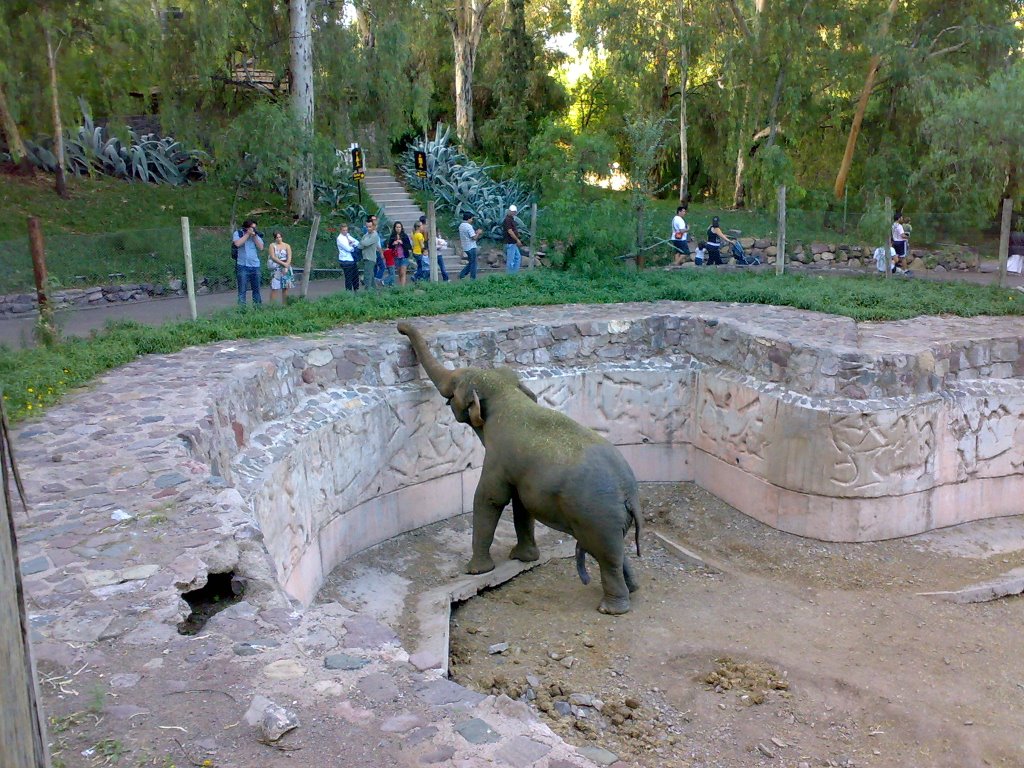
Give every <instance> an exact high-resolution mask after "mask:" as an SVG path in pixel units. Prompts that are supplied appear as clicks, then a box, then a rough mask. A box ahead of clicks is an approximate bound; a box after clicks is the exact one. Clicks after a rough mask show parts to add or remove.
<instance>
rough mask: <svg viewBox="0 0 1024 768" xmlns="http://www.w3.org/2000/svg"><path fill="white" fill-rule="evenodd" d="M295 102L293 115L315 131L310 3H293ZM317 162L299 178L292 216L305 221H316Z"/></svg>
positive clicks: (303, 169) (307, 162)
mask: <svg viewBox="0 0 1024 768" xmlns="http://www.w3.org/2000/svg"><path fill="white" fill-rule="evenodd" d="M290 17H291V33H292V34H291V70H292V83H291V100H292V115H293V117H294V119H295V120H296V122H299V123H301V124H302V125H303V128H304V129H305V131H306V132H307V133H309V134H312V131H313V33H312V25H311V23H310V16H309V0H291V2H290ZM312 165H313V161H312V157H311V156H310V155H309V154H307V155H306V157H305V158H304V162H303V163H302V167H301V168H300V170H299V172H298V173H297V174H296V175H295V184H294V188H293V190H292V212H293V213H296V214H298V216H299V217H300V218H302V219H305V220H307V221H308V220H309V219H311V218H312V217H313V168H312Z"/></svg>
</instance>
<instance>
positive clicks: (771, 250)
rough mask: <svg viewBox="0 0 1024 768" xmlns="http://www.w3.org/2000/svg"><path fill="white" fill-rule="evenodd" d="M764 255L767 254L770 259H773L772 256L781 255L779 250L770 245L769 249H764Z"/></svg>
mask: <svg viewBox="0 0 1024 768" xmlns="http://www.w3.org/2000/svg"><path fill="white" fill-rule="evenodd" d="M764 253H765V255H766V256H769V257H771V256H778V255H779V249H778V248H776V247H775V246H774V245H769V246H768V247H767V248H765V249H764Z"/></svg>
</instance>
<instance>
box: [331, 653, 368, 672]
mask: <svg viewBox="0 0 1024 768" xmlns="http://www.w3.org/2000/svg"><path fill="white" fill-rule="evenodd" d="M369 663H370V662H369V660H368V659H360V658H359V657H358V656H350V655H349V654H347V653H334V654H331V655H330V656H328V657H326V658H325V659H324V666H325V667H326V668H327V669H337V670H353V669H361V668H363V667H365V666H366V665H367V664H369Z"/></svg>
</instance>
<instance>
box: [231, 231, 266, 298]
mask: <svg viewBox="0 0 1024 768" xmlns="http://www.w3.org/2000/svg"><path fill="white" fill-rule="evenodd" d="M232 241H233V242H234V244H235V247H236V248H237V249H238V260H237V261H236V262H235V278H236V280H237V281H238V305H239V306H241V307H244V306H245V294H246V292H247V291H252V303H253V304H257V305H259V304H262V303H263V297H262V296H261V295H260V254H259V252H260V251H262V250H263V237H262V236H261V235H260V233H259V232H257V231H256V222H255V221H253V220H252V219H246V220H245V221H244V222H242V228H241V229H239V230H236V231H235V233H234V235H233V236H232Z"/></svg>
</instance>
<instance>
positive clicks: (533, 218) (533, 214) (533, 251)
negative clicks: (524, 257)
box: [530, 203, 537, 269]
mask: <svg viewBox="0 0 1024 768" xmlns="http://www.w3.org/2000/svg"><path fill="white" fill-rule="evenodd" d="M536 236H537V204H536V203H534V204H533V205H531V206H530V269H533V268H534V267H535V266H537V246H536V245H535V244H534V242H533V240H534V238H535V237H536Z"/></svg>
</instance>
